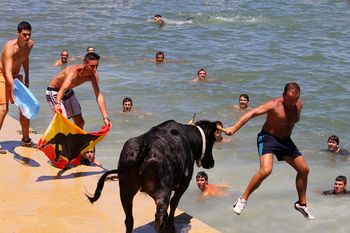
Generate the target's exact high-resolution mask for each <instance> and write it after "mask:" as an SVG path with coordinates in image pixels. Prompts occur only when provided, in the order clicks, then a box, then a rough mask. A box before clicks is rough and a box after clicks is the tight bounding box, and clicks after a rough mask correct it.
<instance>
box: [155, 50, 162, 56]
mask: <svg viewBox="0 0 350 233" xmlns="http://www.w3.org/2000/svg"><path fill="white" fill-rule="evenodd" d="M159 55H163V57H164V53H163V52H162V51H159V52H157V53H156V57H158V56H159Z"/></svg>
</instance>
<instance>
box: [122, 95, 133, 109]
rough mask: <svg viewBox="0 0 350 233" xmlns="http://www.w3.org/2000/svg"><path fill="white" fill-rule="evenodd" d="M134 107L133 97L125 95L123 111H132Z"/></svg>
mask: <svg viewBox="0 0 350 233" xmlns="http://www.w3.org/2000/svg"><path fill="white" fill-rule="evenodd" d="M131 109H132V99H131V98H130V97H125V98H124V99H123V111H122V112H131Z"/></svg>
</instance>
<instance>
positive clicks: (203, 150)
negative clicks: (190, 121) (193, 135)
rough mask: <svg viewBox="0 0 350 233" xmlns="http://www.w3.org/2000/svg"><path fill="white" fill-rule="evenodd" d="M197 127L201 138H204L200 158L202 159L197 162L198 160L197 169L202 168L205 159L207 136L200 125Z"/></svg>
mask: <svg viewBox="0 0 350 233" xmlns="http://www.w3.org/2000/svg"><path fill="white" fill-rule="evenodd" d="M196 127H197V129H198V130H199V132H200V133H201V136H202V143H203V146H202V154H201V157H200V159H197V160H196V164H197V167H200V166H202V159H203V157H204V153H205V145H206V141H205V134H204V132H203V130H202V129H201V127H199V126H198V125H196Z"/></svg>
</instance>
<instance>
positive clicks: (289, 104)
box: [222, 83, 315, 219]
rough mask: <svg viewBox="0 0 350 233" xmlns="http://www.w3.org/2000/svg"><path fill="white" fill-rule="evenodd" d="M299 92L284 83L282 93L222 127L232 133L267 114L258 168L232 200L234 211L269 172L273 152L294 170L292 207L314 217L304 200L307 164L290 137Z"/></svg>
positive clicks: (260, 138)
mask: <svg viewBox="0 0 350 233" xmlns="http://www.w3.org/2000/svg"><path fill="white" fill-rule="evenodd" d="M299 96H300V87H299V85H298V84H297V83H287V84H286V86H285V88H284V92H283V96H280V97H277V98H274V99H271V100H269V101H267V102H266V103H264V104H262V105H260V106H258V107H257V108H254V109H252V110H251V111H249V112H247V113H246V114H244V115H243V116H242V117H241V118H239V120H238V121H237V122H236V123H235V124H234V125H232V126H231V127H229V128H226V129H222V130H223V131H224V132H225V133H226V134H227V135H233V134H234V133H236V132H237V131H238V130H239V129H240V128H241V127H242V126H243V125H244V124H245V123H247V122H248V121H249V120H250V119H252V118H253V117H257V116H260V115H263V114H266V115H267V116H266V121H265V123H264V125H263V127H262V130H261V132H260V133H259V134H258V137H257V146H258V153H259V156H260V169H259V171H258V172H257V173H256V174H255V175H254V176H253V178H252V179H251V180H250V182H249V184H248V186H247V188H246V190H245V192H244V193H243V195H242V196H241V197H240V198H238V200H237V201H236V202H235V203H234V205H233V211H234V212H235V213H236V214H238V215H239V214H241V212H242V210H243V208H244V207H245V206H246V204H247V200H248V198H249V196H250V195H251V194H252V193H253V192H254V190H256V189H257V188H258V187H259V186H260V184H261V183H262V182H263V181H264V179H265V178H266V177H268V176H269V175H270V173H271V172H272V166H273V154H275V155H276V157H277V159H278V160H285V161H286V162H287V163H288V164H290V165H291V166H292V167H293V168H294V169H295V170H296V171H297V176H296V189H297V191H298V197H299V200H298V201H297V202H295V204H294V208H295V209H296V210H298V211H300V212H301V213H302V214H303V215H304V217H305V218H307V219H314V218H315V217H314V216H313V215H312V214H311V212H310V209H309V207H308V205H307V201H306V188H307V177H308V174H309V166H308V164H307V162H306V160H305V159H304V157H303V156H302V155H301V153H300V152H299V150H298V148H297V147H296V146H295V145H294V143H293V141H292V140H291V138H290V136H291V134H292V131H293V128H294V125H295V124H296V123H297V122H298V121H299V120H300V113H301V109H302V107H303V104H302V102H301V100H300V99H299Z"/></svg>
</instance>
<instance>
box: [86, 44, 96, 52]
mask: <svg viewBox="0 0 350 233" xmlns="http://www.w3.org/2000/svg"><path fill="white" fill-rule="evenodd" d="M89 49H93V50H94V51H95V47H94V46H92V45H90V46H89V47H87V48H86V52H89Z"/></svg>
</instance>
